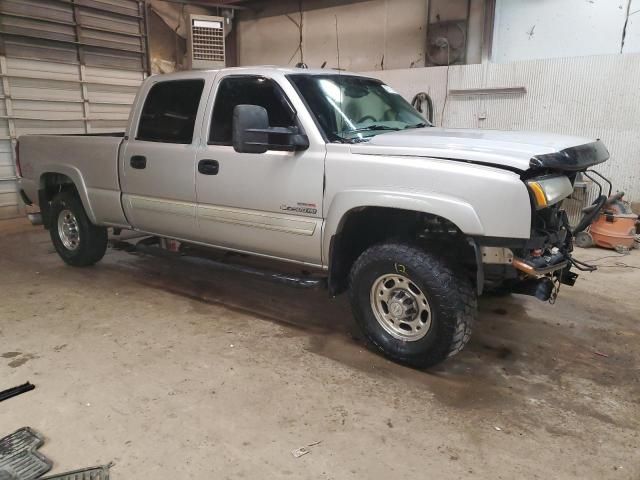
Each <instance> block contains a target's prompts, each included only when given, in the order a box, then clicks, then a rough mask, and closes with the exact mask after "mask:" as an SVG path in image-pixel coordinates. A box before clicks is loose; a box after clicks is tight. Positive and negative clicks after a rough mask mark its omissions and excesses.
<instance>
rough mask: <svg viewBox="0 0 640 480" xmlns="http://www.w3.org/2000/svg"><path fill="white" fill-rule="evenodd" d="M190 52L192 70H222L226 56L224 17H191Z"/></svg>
mask: <svg viewBox="0 0 640 480" xmlns="http://www.w3.org/2000/svg"><path fill="white" fill-rule="evenodd" d="M189 22H190V27H191V28H189V44H188V52H187V54H188V55H189V59H190V65H189V66H190V68H192V69H201V68H222V67H224V66H225V64H226V62H225V56H224V22H225V18H224V17H211V16H208V15H190V16H189Z"/></svg>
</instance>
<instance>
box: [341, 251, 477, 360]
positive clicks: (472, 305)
mask: <svg viewBox="0 0 640 480" xmlns="http://www.w3.org/2000/svg"><path fill="white" fill-rule="evenodd" d="M350 286H351V288H350V297H351V305H352V309H353V313H354V316H355V318H356V321H357V322H358V324H359V325H360V327H361V328H362V330H363V332H364V334H365V336H366V337H367V339H368V340H369V341H370V343H372V344H373V345H374V346H375V347H376V348H377V349H378V350H380V351H382V353H384V354H385V355H386V356H388V357H390V358H392V359H393V360H396V361H399V362H402V363H406V364H409V365H412V366H416V367H429V366H432V365H435V364H437V363H439V362H441V361H443V360H444V359H446V358H447V357H450V356H452V355H455V354H456V353H458V352H459V351H461V350H462V348H463V347H464V345H465V344H466V343H467V342H468V340H469V338H470V336H471V327H472V323H473V320H474V318H475V313H476V294H475V292H474V290H473V288H472V286H471V283H470V282H469V280H468V279H467V278H465V275H463V274H460V273H459V272H458V271H457V270H456V269H455V268H453V267H452V266H451V265H450V264H448V263H447V262H446V261H445V260H444V259H443V258H441V257H439V256H437V255H434V254H431V253H429V252H426V251H424V250H422V249H420V248H417V247H413V246H410V245H405V244H399V243H398V244H396V243H392V244H383V245H376V246H373V247H371V248H369V249H368V250H366V251H365V252H364V253H363V254H362V255H361V256H360V258H358V260H357V261H356V262H355V264H354V266H353V268H352V271H351V277H350Z"/></svg>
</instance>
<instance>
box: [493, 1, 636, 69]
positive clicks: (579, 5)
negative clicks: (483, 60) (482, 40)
mask: <svg viewBox="0 0 640 480" xmlns="http://www.w3.org/2000/svg"><path fill="white" fill-rule="evenodd" d="M627 7H629V8H628V13H629V21H628V22H627V30H626V38H625V43H624V49H623V47H622V31H623V29H624V25H625V21H626V18H627ZM638 10H640V0H537V1H531V0H496V16H495V22H494V42H493V55H492V59H493V60H494V61H496V62H513V61H520V60H530V59H538V58H558V57H575V56H583V55H606V54H614V53H620V52H621V51H623V53H633V52H640V18H638Z"/></svg>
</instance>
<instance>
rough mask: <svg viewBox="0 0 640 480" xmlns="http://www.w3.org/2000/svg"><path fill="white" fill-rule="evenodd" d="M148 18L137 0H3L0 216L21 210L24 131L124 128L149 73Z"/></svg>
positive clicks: (0, 27)
mask: <svg viewBox="0 0 640 480" xmlns="http://www.w3.org/2000/svg"><path fill="white" fill-rule="evenodd" d="M144 16H145V7H144V2H142V1H139V0H0V76H1V77H0V78H1V79H2V81H1V82H0V218H10V217H13V216H16V215H18V214H19V211H20V202H19V195H18V193H17V191H16V190H17V188H16V181H15V179H16V172H15V170H14V146H15V142H16V139H17V138H18V137H19V136H20V135H24V134H28V133H38V134H47V133H52V134H55V133H61V134H82V133H105V132H123V131H124V130H125V128H126V124H127V119H128V116H129V110H130V108H131V105H132V103H133V100H134V98H135V94H136V91H137V88H138V86H139V85H140V83H141V82H142V80H143V79H144V78H145V76H146V75H147V74H148V55H147V41H146V28H145V17H144Z"/></svg>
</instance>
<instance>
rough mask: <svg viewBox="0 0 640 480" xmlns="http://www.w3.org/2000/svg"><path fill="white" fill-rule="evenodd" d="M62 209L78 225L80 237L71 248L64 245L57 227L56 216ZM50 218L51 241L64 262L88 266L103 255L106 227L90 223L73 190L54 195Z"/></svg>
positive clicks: (105, 244) (105, 243)
mask: <svg viewBox="0 0 640 480" xmlns="http://www.w3.org/2000/svg"><path fill="white" fill-rule="evenodd" d="M64 210H69V211H71V213H73V215H74V217H75V219H76V221H77V225H78V231H79V238H80V239H79V242H78V246H77V247H76V248H75V249H73V250H72V249H69V248H67V247H65V245H64V243H63V241H62V238H61V234H60V232H59V228H58V218H59V216H60V212H62V211H64ZM50 218H51V224H50V225H49V234H50V235H51V242H52V243H53V246H54V248H55V249H56V252H58V255H60V258H62V260H64V262H65V263H67V264H68V265H71V266H74V267H88V266H90V265H93V264H95V263H96V262H98V261H100V260H101V259H102V257H104V254H105V252H106V251H107V243H108V237H107V229H106V228H104V227H98V226H96V225H94V224H92V223H91V221H90V220H89V217H87V213H86V212H85V211H84V207H83V206H82V202H81V201H80V199H79V198H78V196H77V194H75V192H61V193H59V194H58V195H56V196H55V198H54V199H53V201H52V202H51V207H50Z"/></svg>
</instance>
